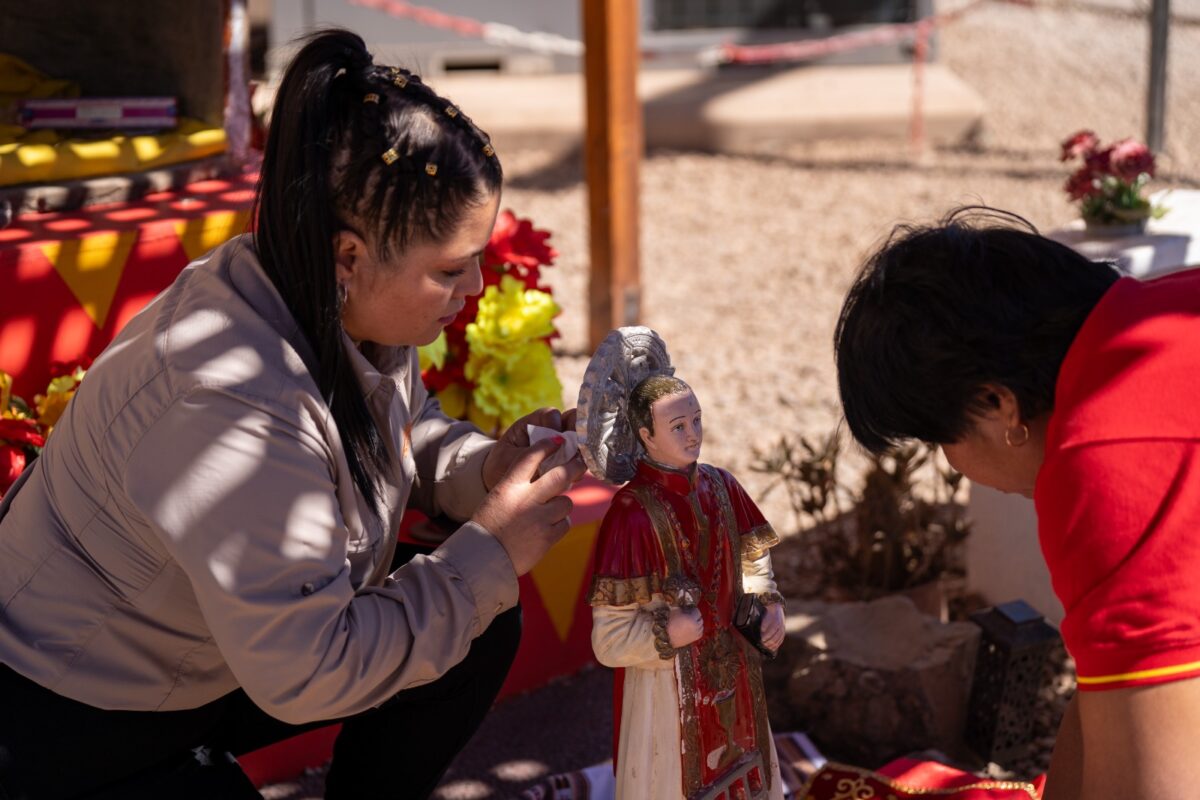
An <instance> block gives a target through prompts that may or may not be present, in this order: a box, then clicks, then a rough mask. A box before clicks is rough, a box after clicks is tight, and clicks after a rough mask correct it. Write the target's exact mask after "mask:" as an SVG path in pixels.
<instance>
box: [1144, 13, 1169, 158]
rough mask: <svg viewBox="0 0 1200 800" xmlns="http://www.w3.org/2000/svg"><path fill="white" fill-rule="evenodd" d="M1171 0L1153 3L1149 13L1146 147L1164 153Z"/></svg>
mask: <svg viewBox="0 0 1200 800" xmlns="http://www.w3.org/2000/svg"><path fill="white" fill-rule="evenodd" d="M1170 21H1171V0H1154V8H1153V10H1152V11H1151V12H1150V88H1149V91H1148V92H1147V93H1146V146H1147V147H1149V148H1150V150H1151V151H1153V152H1155V153H1158V152H1161V151H1162V148H1163V144H1164V142H1163V139H1164V133H1165V131H1164V127H1165V117H1166V110H1167V109H1166V98H1167V31H1168V29H1169V28H1170Z"/></svg>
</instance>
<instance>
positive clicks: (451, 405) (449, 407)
mask: <svg viewBox="0 0 1200 800" xmlns="http://www.w3.org/2000/svg"><path fill="white" fill-rule="evenodd" d="M437 399H438V402H439V403H441V405H442V413H444V414H445V415H446V416H448V417H453V418H454V419H466V416H467V403H468V402H469V401H470V399H471V398H470V395H469V394H468V393H467V387H465V386H463V385H462V384H461V383H453V384H450V385H449V386H447V387H446V388H444V389H439V390H438V393H437Z"/></svg>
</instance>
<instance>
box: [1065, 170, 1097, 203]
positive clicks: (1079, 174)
mask: <svg viewBox="0 0 1200 800" xmlns="http://www.w3.org/2000/svg"><path fill="white" fill-rule="evenodd" d="M1063 190H1064V191H1065V192H1066V193H1067V195H1068V196H1069V197H1070V198H1071V199H1072V200H1082V199H1083V198H1085V197H1092V196H1093V195H1097V194H1099V193H1100V187H1098V186H1097V185H1096V181H1095V179H1094V177H1093V175H1092V171H1091V170H1090V169H1088V168H1087V166H1082V167H1080V168H1079V169H1077V170H1075V172H1074V174H1072V175H1071V177H1069V178H1067V182H1066V183H1065V184H1063Z"/></svg>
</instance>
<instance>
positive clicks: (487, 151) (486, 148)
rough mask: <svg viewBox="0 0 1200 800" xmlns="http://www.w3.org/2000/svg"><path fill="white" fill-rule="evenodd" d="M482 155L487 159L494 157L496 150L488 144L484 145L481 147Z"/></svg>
mask: <svg viewBox="0 0 1200 800" xmlns="http://www.w3.org/2000/svg"><path fill="white" fill-rule="evenodd" d="M483 154H484V155H485V156H487V157H488V158H491V157H492V156H494V155H496V148H494V147H492V146H491V145H490V144H485V145H484V146H483Z"/></svg>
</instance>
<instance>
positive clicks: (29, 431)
mask: <svg viewBox="0 0 1200 800" xmlns="http://www.w3.org/2000/svg"><path fill="white" fill-rule="evenodd" d="M0 441H6V442H10V443H11V444H14V445H27V446H30V447H45V446H46V437H45V436H42V434H40V433H39V432H38V429H37V423H35V422H34V421H33V420H31V419H0Z"/></svg>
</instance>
